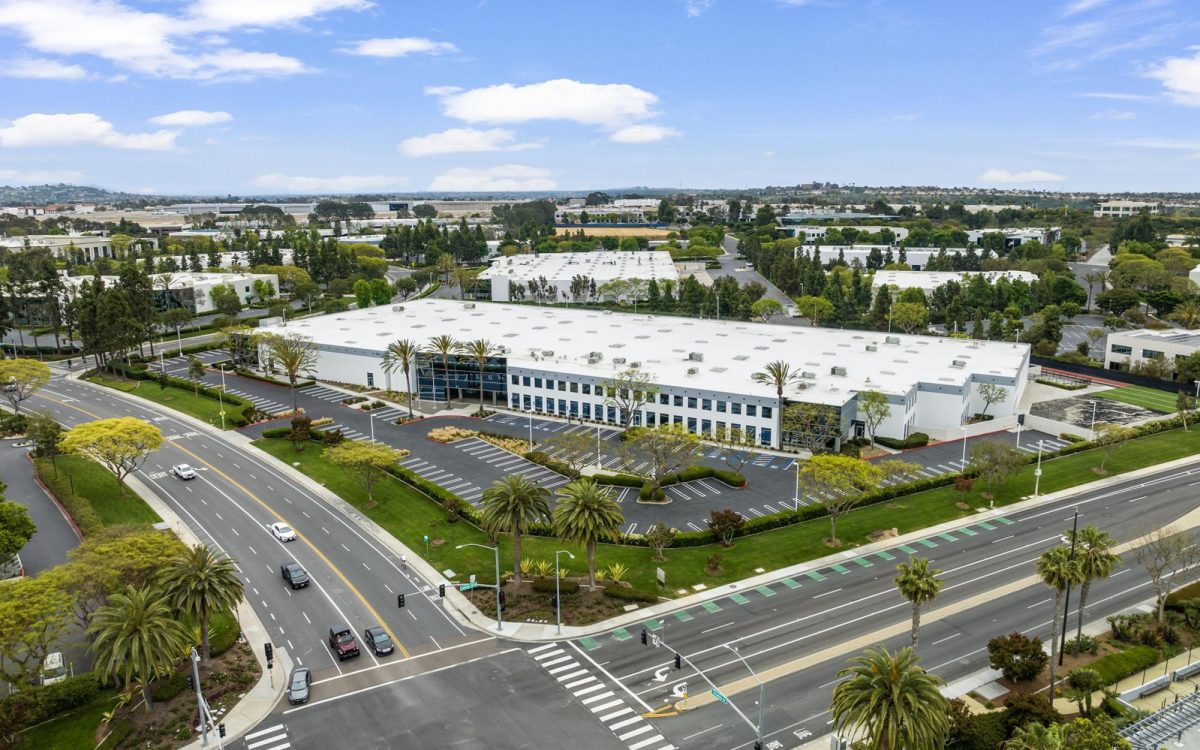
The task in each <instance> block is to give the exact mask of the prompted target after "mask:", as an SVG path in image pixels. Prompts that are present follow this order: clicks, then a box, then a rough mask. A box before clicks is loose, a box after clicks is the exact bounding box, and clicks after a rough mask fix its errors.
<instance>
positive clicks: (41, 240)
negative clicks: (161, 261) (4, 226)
mask: <svg viewBox="0 0 1200 750" xmlns="http://www.w3.org/2000/svg"><path fill="white" fill-rule="evenodd" d="M132 244H134V245H137V246H143V245H144V246H146V247H155V248H156V247H158V240H156V239H154V238H150V237H138V238H135V239H134V240H133V242H132ZM0 247H2V248H4V249H6V250H8V251H9V252H20V251H22V250H24V249H26V248H30V249H34V248H44V249H47V250H49V251H50V252H51V253H53V254H54V256H55V257H56V258H62V259H64V260H67V259H70V260H71V261H72V262H73V263H91V262H93V261H96V260H99V259H100V258H110V259H114V260H115V259H119V258H123V257H125V249H124V248H122V246H121V245H118V246H117V247H116V248H114V247H113V242H112V237H106V236H102V235H91V234H30V235H25V236H21V237H0Z"/></svg>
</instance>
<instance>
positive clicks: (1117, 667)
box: [1088, 646, 1159, 685]
mask: <svg viewBox="0 0 1200 750" xmlns="http://www.w3.org/2000/svg"><path fill="white" fill-rule="evenodd" d="M1158 660H1159V653H1158V649H1156V648H1154V647H1153V646H1130V647H1129V648H1127V649H1125V650H1124V651H1118V652H1116V653H1113V654H1109V655H1107V656H1102V657H1100V658H1099V659H1097V660H1096V661H1094V662H1092V663H1091V664H1089V665H1088V667H1089V668H1090V669H1094V670H1096V671H1097V672H1099V673H1100V679H1102V680H1103V681H1104V684H1105V685H1112V684H1113V683H1115V682H1118V681H1120V680H1123V679H1125V678H1126V677H1129V676H1130V675H1135V674H1137V673H1138V672H1141V671H1142V670H1143V669H1146V668H1148V667H1152V666H1154V665H1155V664H1157V663H1158Z"/></svg>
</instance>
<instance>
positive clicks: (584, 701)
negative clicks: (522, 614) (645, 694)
mask: <svg viewBox="0 0 1200 750" xmlns="http://www.w3.org/2000/svg"><path fill="white" fill-rule="evenodd" d="M528 653H529V655H530V656H532V657H533V658H534V660H535V661H537V663H538V664H540V665H541V666H542V668H543V669H545V670H546V672H547V673H548V674H550V675H551V676H552V677H554V679H555V680H557V681H558V683H559V684H560V685H562V687H563V688H564V689H565V690H567V691H568V692H570V693H571V695H572V696H573V697H574V698H575V699H577V700H578V701H579V703H580V704H581V705H583V706H584V707H585V708H587V709H588V711H589V712H590V713H591V714H592V715H593V716H595V717H596V720H597V721H599V722H600V723H601V724H603V725H604V726H605V727H607V728H608V730H609V731H611V732H612V733H613V734H614V735H616V738H617V740H619V741H620V742H621V743H622V744H623V745H625V747H627V748H629V750H675V746H674V745H672V744H671V743H670V742H669V741H668V740H667V738H666V737H664V736H663V735H662V733H660V732H659V731H658V730H657V729H655V727H654V725H653V724H651V723H650V722H649V721H647V720H646V719H645V718H644V717H643V716H642V715H641V714H639V713H638V712H637V709H636V708H631V707H630V706H629V704H628V703H626V701H625V698H623V697H621V696H620V695H618V693H617V691H616V690H615V689H610V688H609V686H608V685H607V684H606V683H605V682H604V681H603V680H601V679H600V678H599V677H597V676H595V675H594V674H592V673H591V671H590V670H589V669H587V668H586V667H584V666H582V665H581V664H580V663H579V660H578V659H576V658H575V653H573V650H571V649H568V648H567V647H564V646H560V645H559V644H558V643H548V644H545V645H542V646H535V647H534V648H531V649H529V651H528Z"/></svg>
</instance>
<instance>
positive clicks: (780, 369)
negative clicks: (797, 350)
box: [750, 359, 800, 450]
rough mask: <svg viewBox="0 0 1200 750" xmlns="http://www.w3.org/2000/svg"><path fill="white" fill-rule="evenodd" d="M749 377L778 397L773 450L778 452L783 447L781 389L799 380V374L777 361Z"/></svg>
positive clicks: (789, 366) (781, 361)
mask: <svg viewBox="0 0 1200 750" xmlns="http://www.w3.org/2000/svg"><path fill="white" fill-rule="evenodd" d="M750 377H751V379H752V380H754V382H755V383H761V384H763V385H768V386H772V387H773V388H774V389H775V395H776V396H778V397H779V405H778V406H777V407H776V410H777V411H778V416H777V417H776V419H775V448H776V450H778V449H779V448H780V447H781V446H782V445H783V389H784V388H785V387H786V386H787V385H788V384H789V383H792V382H794V381H795V380H796V379H797V378H799V377H800V373H798V372H792V366H791V365H789V364H788V363H787V362H784V361H783V360H780V359H777V360H775V361H774V362H771V363H769V364H768V365H767V366H766V367H764V368H763V371H762V372H756V373H754V374H753V375H751V376H750Z"/></svg>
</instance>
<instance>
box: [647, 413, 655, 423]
mask: <svg viewBox="0 0 1200 750" xmlns="http://www.w3.org/2000/svg"><path fill="white" fill-rule="evenodd" d="M646 426H647V427H653V426H654V412H652V411H648V412H646Z"/></svg>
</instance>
